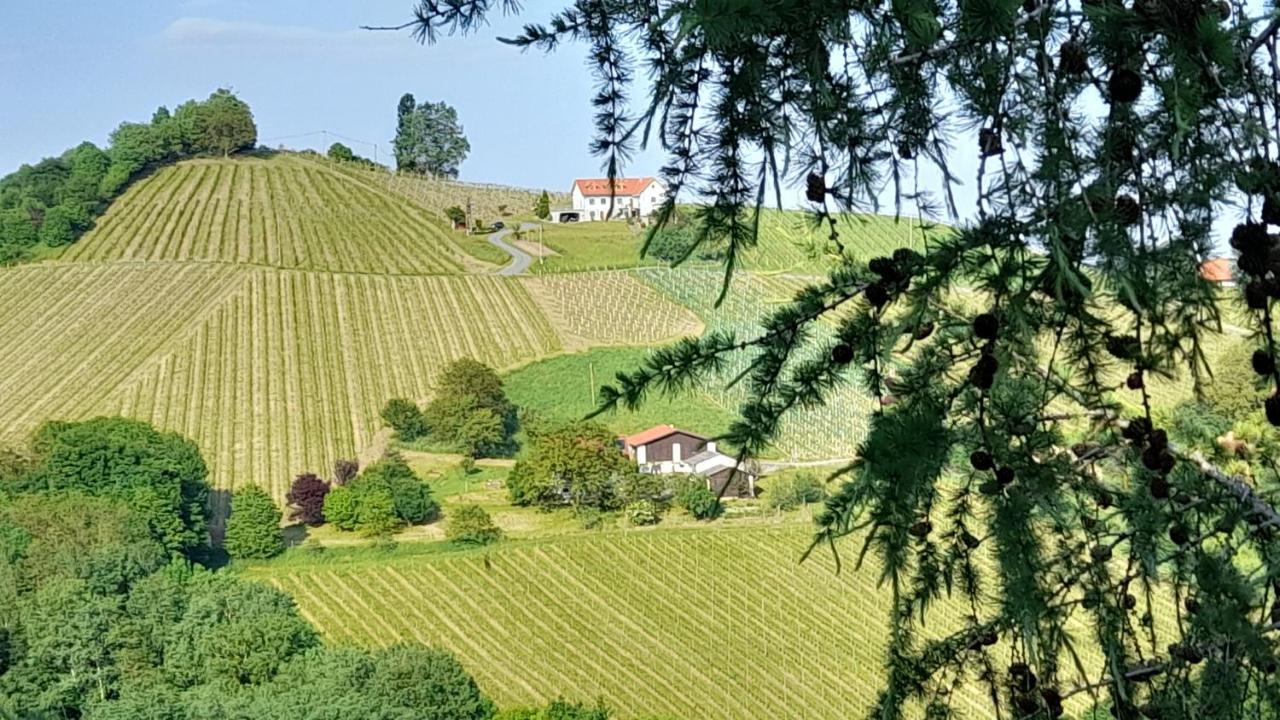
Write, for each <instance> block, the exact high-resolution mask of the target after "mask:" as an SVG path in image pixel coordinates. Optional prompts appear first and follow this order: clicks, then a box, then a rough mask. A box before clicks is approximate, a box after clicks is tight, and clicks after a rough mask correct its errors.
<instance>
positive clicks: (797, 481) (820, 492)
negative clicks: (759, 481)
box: [764, 472, 827, 510]
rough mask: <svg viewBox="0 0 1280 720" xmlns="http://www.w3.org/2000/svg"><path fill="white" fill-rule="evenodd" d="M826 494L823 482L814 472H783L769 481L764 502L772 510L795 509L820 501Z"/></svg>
mask: <svg viewBox="0 0 1280 720" xmlns="http://www.w3.org/2000/svg"><path fill="white" fill-rule="evenodd" d="M826 495H827V493H826V490H825V489H824V488H823V487H822V483H821V482H820V481H819V480H818V478H817V477H815V476H814V475H813V474H812V473H806V472H801V473H795V474H783V475H779V476H777V477H776V478H774V479H772V481H771V482H770V483H769V485H768V490H767V492H765V493H764V504H765V507H767V508H769V509H770V510H795V509H796V508H798V507H801V506H802V505H808V504H809V503H815V502H820V501H821V500H822V499H823V498H825V497H826Z"/></svg>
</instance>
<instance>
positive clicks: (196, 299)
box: [0, 264, 239, 442]
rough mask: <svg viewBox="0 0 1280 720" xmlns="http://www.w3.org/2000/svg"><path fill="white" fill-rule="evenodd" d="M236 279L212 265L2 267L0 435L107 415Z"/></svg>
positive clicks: (11, 436) (18, 435) (10, 437)
mask: <svg viewBox="0 0 1280 720" xmlns="http://www.w3.org/2000/svg"><path fill="white" fill-rule="evenodd" d="M238 284H239V283H238V276H237V275H236V273H235V272H234V271H233V270H231V269H229V268H221V267H210V266H198V265H188V266H168V265H166V266H161V267H145V266H135V265H101V266H99V265H71V266H57V265H51V264H45V265H33V266H26V267H16V268H9V269H5V270H0V307H4V312H3V313H0V337H4V339H5V342H4V345H3V347H2V348H0V368H3V369H4V372H3V373H0V397H3V398H4V403H3V404H0V437H3V438H4V439H5V440H7V441H14V442H16V441H21V440H23V439H25V436H26V435H27V433H29V432H30V431H31V430H32V429H33V428H34V427H35V426H36V425H37V424H39V423H40V422H42V421H44V420H45V419H48V418H78V417H85V416H88V415H92V414H95V413H101V412H106V411H107V410H108V409H109V407H110V406H109V403H108V402H107V401H106V398H107V397H108V396H109V395H110V394H111V392H112V391H113V390H114V389H115V388H116V387H118V386H119V385H120V384H121V383H124V382H125V381H126V380H127V379H128V378H129V376H130V375H131V374H132V373H133V371H134V370H135V369H136V368H137V367H138V366H140V365H142V364H143V363H145V362H146V361H147V359H148V358H149V357H151V356H152V355H154V354H155V353H157V352H160V351H162V350H163V349H165V348H166V347H168V346H169V345H170V344H171V343H172V342H174V341H175V339H176V338H181V337H183V336H184V335H186V334H187V333H188V332H190V331H191V329H192V328H194V327H197V326H198V325H199V324H200V323H201V322H203V321H204V319H205V316H206V315H207V313H209V312H210V311H212V310H213V309H214V308H216V307H217V306H218V305H219V304H220V303H221V302H224V301H225V300H226V299H227V298H228V297H229V296H230V295H231V294H233V293H234V292H235V290H236V288H237V286H238Z"/></svg>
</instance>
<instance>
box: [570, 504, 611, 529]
mask: <svg viewBox="0 0 1280 720" xmlns="http://www.w3.org/2000/svg"><path fill="white" fill-rule="evenodd" d="M610 517H611V515H610V513H607V512H605V511H603V510H601V509H599V508H594V507H582V508H579V509H578V523H579V524H580V525H582V529H583V530H603V529H604V527H605V526H606V525H608V524H609V519H610Z"/></svg>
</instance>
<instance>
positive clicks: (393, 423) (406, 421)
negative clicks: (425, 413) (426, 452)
mask: <svg viewBox="0 0 1280 720" xmlns="http://www.w3.org/2000/svg"><path fill="white" fill-rule="evenodd" d="M382 421H383V422H385V423H386V424H387V426H388V427H390V428H391V429H392V430H395V431H396V435H398V436H399V437H400V439H401V440H414V439H416V438H420V437H422V436H423V435H424V434H426V432H427V424H426V421H425V420H424V419H423V417H422V409H421V408H419V407H418V405H417V404H416V403H414V402H413V401H412V400H406V399H404V398H391V399H390V400H388V401H387V404H386V405H383V406H382Z"/></svg>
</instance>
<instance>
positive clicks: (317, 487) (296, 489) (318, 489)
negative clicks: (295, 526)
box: [285, 473, 329, 525]
mask: <svg viewBox="0 0 1280 720" xmlns="http://www.w3.org/2000/svg"><path fill="white" fill-rule="evenodd" d="M328 494H329V483H327V482H325V481H323V480H321V479H320V478H318V477H316V476H315V475H314V474H312V473H303V474H302V475H299V476H298V477H296V478H294V480H293V485H291V486H290V487H289V492H288V494H286V495H285V501H286V502H288V503H289V505H290V507H291V508H292V509H291V510H290V511H289V519H290V520H297V521H298V522H300V523H303V524H305V525H320V524H321V523H323V522H324V498H325V496H326V495H328Z"/></svg>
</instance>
